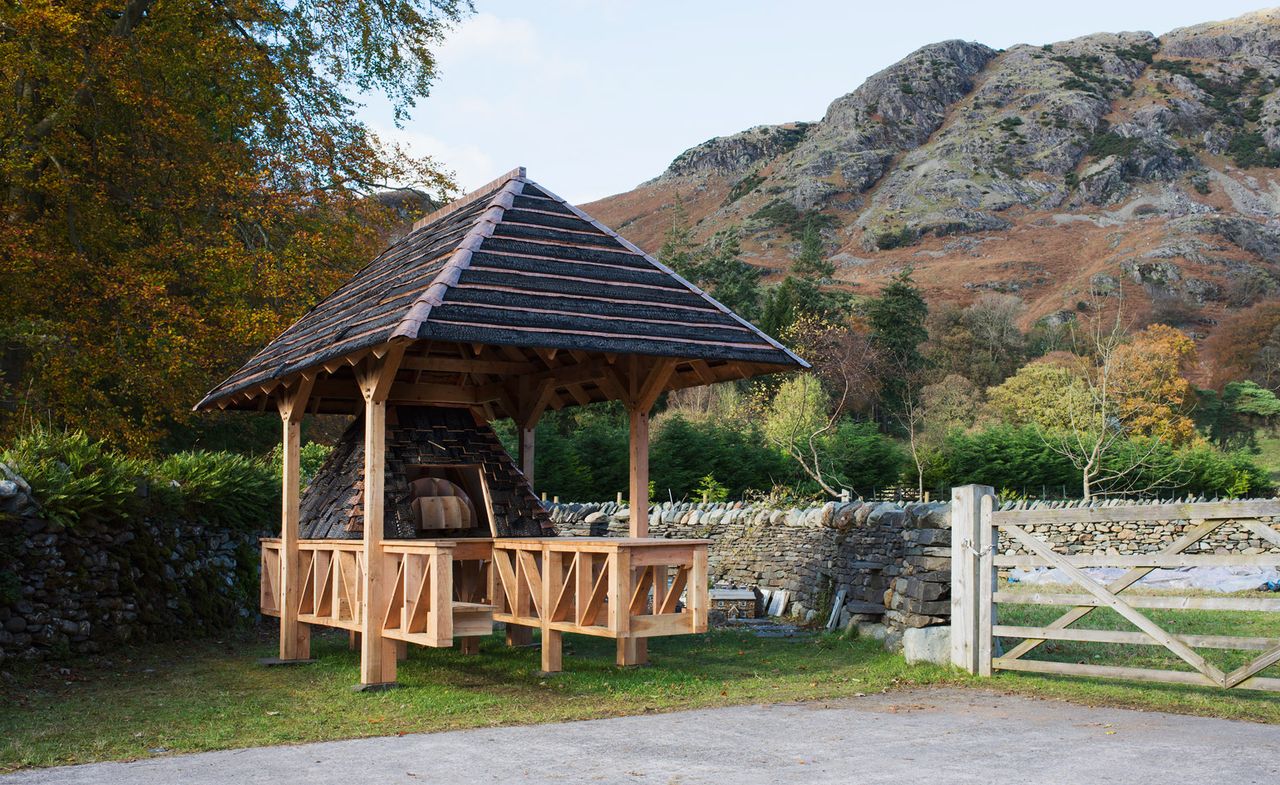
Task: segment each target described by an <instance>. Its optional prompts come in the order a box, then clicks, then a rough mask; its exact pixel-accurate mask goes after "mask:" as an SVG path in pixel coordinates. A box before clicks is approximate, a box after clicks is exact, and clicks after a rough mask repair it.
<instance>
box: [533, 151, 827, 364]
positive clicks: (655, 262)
mask: <svg viewBox="0 0 1280 785" xmlns="http://www.w3.org/2000/svg"><path fill="white" fill-rule="evenodd" d="M522 178H523V179H524V180H525V182H528V183H529V184H530V185H532V186H534V187H535V188H537V189H538V190H539V191H542V192H543V193H544V194H546V195H547V196H548V197H550V198H551V199H554V200H555V201H557V202H559V203H560V204H562V205H564V206H565V207H566V208H568V209H569V210H570V211H571V212H572V213H573V214H574V215H576V216H578V217H579V218H581V219H582V220H584V221H586V222H587V223H589V224H591V225H592V226H594V227H595V228H597V229H599V230H600V231H601V232H604V233H605V234H607V235H608V236H610V237H612V238H613V239H614V240H616V241H618V242H619V243H620V244H621V245H622V246H623V247H624V248H626V249H627V250H629V251H631V252H632V253H636V254H639V255H640V256H641V257H643V258H644V260H645V261H647V262H648V263H649V264H652V265H653V266H654V267H657V268H658V269H659V270H661V271H662V272H664V273H666V274H667V275H670V276H671V277H672V278H675V279H676V280H677V281H679V282H680V283H682V284H684V285H685V286H687V287H688V288H689V290H690V291H692V292H693V293H694V294H697V295H698V296H699V297H701V298H702V299H704V300H706V301H707V302H709V303H711V305H713V306H715V308H716V309H717V310H719V311H720V312H721V313H724V314H726V315H728V316H729V317H731V318H733V319H734V320H735V321H737V322H738V323H739V324H741V325H742V326H743V327H746V328H747V329H748V330H750V331H751V332H753V333H755V334H756V335H758V336H760V337H761V338H763V339H764V340H765V341H766V342H767V343H768V344H769V345H770V346H772V347H773V348H775V349H778V350H779V351H782V352H784V353H785V354H786V355H787V356H788V357H790V358H791V359H793V360H795V361H796V362H798V363H799V364H800V367H801V368H810V367H812V366H810V365H809V363H808V362H806V361H805V360H804V359H803V358H801V357H800V356H798V355H797V354H796V353H795V352H793V351H791V350H790V349H788V348H787V347H785V346H783V345H782V344H780V343H778V342H777V341H776V340H774V339H773V337H772V336H770V335H769V334H768V333H766V332H764V331H763V330H761V329H760V328H759V327H756V326H755V325H754V324H752V323H751V322H749V321H747V320H746V319H743V318H742V317H741V316H739V315H738V314H736V313H734V312H733V310H732V309H730V308H729V307H728V306H726V305H725V304H724V303H722V302H720V301H719V300H717V299H716V298H714V297H712V296H711V295H709V294H707V293H706V292H704V291H703V290H702V289H701V288H699V287H698V286H697V285H696V284H694V283H693V282H691V281H689V280H687V279H686V278H685V277H684V276H682V275H680V273H677V272H676V271H675V270H672V269H671V268H670V267H668V266H666V265H665V264H663V263H662V262H660V261H658V260H657V259H655V258H654V257H652V256H650V255H649V254H647V253H645V252H644V250H643V249H642V248H640V247H639V246H638V245H636V244H635V243H633V242H631V241H630V240H628V239H627V238H625V237H623V236H622V235H620V234H618V233H617V232H615V231H614V230H613V229H610V228H609V227H608V226H605V225H604V224H602V223H600V222H599V221H597V220H596V219H594V218H592V217H591V216H590V215H587V213H586V212H584V211H583V210H582V209H581V208H579V207H578V206H577V205H574V204H570V203H569V202H568V201H566V200H565V199H564V197H562V196H557V195H556V194H554V193H552V192H551V191H550V190H548V189H547V188H545V187H543V186H542V185H541V184H540V183H536V182H534V181H533V180H530V179H528V177H525V176H523V175H522Z"/></svg>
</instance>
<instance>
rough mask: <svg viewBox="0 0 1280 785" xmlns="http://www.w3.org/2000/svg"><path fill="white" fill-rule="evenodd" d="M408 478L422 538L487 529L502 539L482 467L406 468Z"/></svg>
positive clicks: (412, 505)
mask: <svg viewBox="0 0 1280 785" xmlns="http://www.w3.org/2000/svg"><path fill="white" fill-rule="evenodd" d="M405 478H406V479H407V480H408V481H409V499H410V501H409V507H410V509H412V510H413V520H414V522H415V523H416V524H417V525H418V532H419V536H421V537H433V536H446V537H447V536H449V535H450V534H451V533H457V532H458V531H459V530H463V529H485V530H487V531H489V533H490V534H492V535H493V536H494V537H496V536H498V530H497V527H495V526H494V523H493V510H492V508H491V506H490V504H489V486H488V484H486V483H485V479H484V473H483V472H482V471H480V467H479V466H477V465H470V466H457V465H447V464H436V465H428V466H406V467H405Z"/></svg>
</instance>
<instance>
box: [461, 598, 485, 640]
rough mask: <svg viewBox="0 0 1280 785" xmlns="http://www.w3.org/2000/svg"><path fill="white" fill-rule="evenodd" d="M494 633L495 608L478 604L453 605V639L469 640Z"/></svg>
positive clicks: (462, 603)
mask: <svg viewBox="0 0 1280 785" xmlns="http://www.w3.org/2000/svg"><path fill="white" fill-rule="evenodd" d="M492 632H493V606H492V605H484V604H482V603H478V602H454V603H453V637H455V638H469V637H472V636H484V635H488V634H490V633H492Z"/></svg>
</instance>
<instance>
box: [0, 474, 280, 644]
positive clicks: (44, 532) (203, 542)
mask: <svg viewBox="0 0 1280 785" xmlns="http://www.w3.org/2000/svg"><path fill="white" fill-rule="evenodd" d="M263 533H265V532H263ZM260 534H262V533H257V532H254V533H241V532H230V531H227V530H226V529H222V528H214V527H210V526H205V525H202V524H200V523H196V522H190V521H169V520H154V519H150V518H136V519H127V520H125V521H116V522H112V523H111V524H109V525H108V524H103V523H97V522H94V521H92V520H87V519H82V520H81V521H80V522H78V523H77V524H76V525H75V526H74V527H71V528H68V527H65V526H62V525H61V524H56V523H52V522H49V521H47V520H45V519H44V518H43V517H42V516H41V514H40V508H39V506H38V505H37V503H36V502H35V500H34V499H32V497H31V489H30V488H29V487H28V486H27V484H26V483H25V482H24V481H23V480H22V478H21V477H18V476H17V475H15V474H14V473H13V472H11V471H10V470H9V469H8V467H6V466H5V465H4V464H0V665H2V664H3V663H4V661H5V660H6V659H10V658H19V659H44V658H48V657H61V656H67V655H70V654H87V653H92V652H97V651H101V650H105V649H107V648H109V647H111V646H113V645H117V644H120V643H123V642H126V641H138V640H145V639H154V638H168V637H186V636H193V635H199V634H202V633H210V632H213V631H214V630H219V629H225V628H227V627H230V626H232V625H235V624H239V623H242V622H247V621H251V620H253V619H256V618H257V614H258V609H257V592H258V542H257V540H258V537H259V535H260Z"/></svg>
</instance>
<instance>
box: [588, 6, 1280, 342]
mask: <svg viewBox="0 0 1280 785" xmlns="http://www.w3.org/2000/svg"><path fill="white" fill-rule="evenodd" d="M1277 167H1280V9H1275V10H1269V11H1261V12H1258V13H1254V14H1250V15H1248V16H1244V17H1240V18H1238V19H1233V20H1230V21H1226V22H1212V23H1208V24H1203V25H1197V26H1194V27H1188V28H1183V29H1179V30H1174V31H1171V32H1168V33H1165V34H1164V35H1161V36H1159V37H1157V36H1155V35H1152V34H1151V33H1145V32H1140V33H1115V34H1112V33H1103V34H1097V35H1090V36H1086V37H1083V38H1076V39H1073V40H1070V41H1061V42H1057V43H1053V44H1045V45H1043V46H1039V45H1036V46H1032V45H1019V46H1016V47H1013V48H1011V49H1008V50H1005V51H997V50H993V49H991V48H989V47H987V46H983V45H982V44H977V43H969V42H964V41H945V42H942V43H938V44H932V45H930V46H926V47H924V48H922V49H920V50H918V51H916V52H913V53H912V54H910V55H908V56H907V57H906V58H904V59H903V60H901V61H899V62H898V63H895V64H894V65H891V66H889V67H888V68H886V69H885V70H883V71H881V72H880V73H878V74H876V75H874V76H872V77H871V78H870V79H868V80H867V81H866V82H865V83H863V84H862V85H861V86H860V87H858V88H857V89H856V90H854V91H853V92H852V93H849V94H848V95H845V96H843V97H840V98H838V99H836V100H835V101H834V102H833V103H832V104H831V106H830V107H828V109H827V113H826V115H825V116H824V117H823V118H822V119H821V120H819V121H817V122H812V123H806V122H796V123H789V124H786V125H781V126H760V127H757V128H751V129H749V130H746V131H743V132H741V133H738V134H735V135H733V136H729V137H723V138H717V139H712V140H710V141H707V142H704V143H702V144H700V145H698V146H696V147H694V148H692V149H690V150H688V151H686V152H685V153H683V154H681V155H680V156H679V157H678V158H676V160H675V161H673V162H672V163H671V166H670V167H669V168H668V169H667V171H666V172H664V173H663V174H662V175H661V176H659V177H657V178H655V179H653V180H651V181H649V182H647V183H644V184H643V185H641V186H639V187H638V188H636V189H635V190H633V191H629V192H627V193H624V194H618V195H616V196H612V197H609V198H606V199H603V200H601V201H599V202H595V203H593V204H590V205H586V206H585V207H586V209H587V211H588V212H590V213H592V214H593V215H595V216H596V217H598V218H600V219H601V220H603V221H605V222H606V223H608V224H610V225H612V226H614V227H617V228H619V229H620V230H621V231H623V232H624V233H625V234H626V235H627V236H628V237H630V238H632V239H633V240H635V241H636V242H638V243H640V244H641V245H642V246H644V247H645V248H646V249H647V250H650V251H656V250H657V248H658V246H660V245H661V243H662V236H663V234H664V232H666V230H667V229H668V227H669V226H670V225H671V222H672V215H673V206H674V205H675V203H676V201H677V199H679V201H680V203H681V204H682V205H683V208H684V210H685V212H686V213H687V214H688V216H689V218H690V220H691V221H692V222H695V223H696V230H697V232H698V234H699V236H700V237H707V236H710V235H711V234H712V233H713V232H715V231H716V230H718V229H722V228H726V227H729V226H737V227H739V228H740V230H741V232H742V235H743V239H744V243H743V245H744V249H745V251H746V254H747V259H748V261H751V262H752V263H754V264H758V265H761V266H763V267H766V268H768V269H769V270H770V271H771V272H780V271H783V270H785V269H786V267H787V266H788V264H789V263H790V258H791V255H792V253H793V252H794V251H795V248H796V245H797V241H796V239H795V236H794V231H793V230H794V228H795V227H796V226H797V225H798V224H799V223H800V222H802V221H806V220H809V221H816V222H817V225H819V226H822V227H823V234H824V238H825V240H826V242H827V250H828V253H829V255H830V256H831V257H832V258H833V259H834V260H835V261H836V262H837V265H838V272H837V274H836V276H837V279H838V281H837V283H839V284H842V285H847V286H850V287H853V288H854V290H855V291H865V292H870V291H874V289H875V287H876V285H877V282H878V281H880V280H883V279H884V277H886V276H887V275H889V274H891V273H893V272H895V271H897V270H900V269H901V268H903V267H904V266H906V265H911V266H912V267H913V268H914V269H915V271H916V279H917V281H919V282H920V283H921V284H922V285H923V286H924V287H925V288H926V290H927V292H928V294H929V296H930V297H931V298H933V299H935V300H953V301H961V302H963V301H965V300H968V299H971V298H973V297H975V296H977V295H978V294H979V293H981V292H983V291H1000V292H1009V293H1015V294H1017V295H1018V296H1019V297H1021V298H1023V300H1024V301H1025V302H1026V304H1027V312H1026V313H1027V316H1026V318H1027V321H1028V323H1030V322H1031V321H1034V320H1036V319H1041V318H1046V317H1056V318H1069V317H1070V314H1072V313H1073V312H1075V311H1077V309H1079V308H1081V307H1083V306H1081V305H1080V303H1081V301H1083V300H1087V299H1089V298H1090V296H1091V294H1098V295H1104V296H1109V297H1112V298H1115V297H1116V296H1117V295H1123V298H1124V302H1125V309H1126V311H1128V312H1129V313H1131V314H1133V315H1134V316H1135V317H1137V318H1144V317H1155V318H1159V319H1161V320H1164V321H1169V322H1173V323H1176V324H1179V325H1180V326H1182V327H1183V328H1184V329H1186V330H1188V332H1190V333H1192V334H1193V335H1196V336H1197V337H1202V336H1204V335H1206V334H1207V333H1209V332H1210V331H1212V329H1213V326H1214V325H1215V324H1217V322H1218V321H1219V320H1220V319H1221V318H1222V317H1223V316H1224V315H1225V314H1227V313H1229V312H1231V311H1232V310H1234V309H1239V308H1243V307H1247V306H1248V305H1251V304H1253V303H1255V302H1257V301H1259V300H1260V299H1263V298H1267V297H1274V296H1276V295H1277V294H1278V293H1280V168H1277ZM1112 302H1114V299H1113V300H1112Z"/></svg>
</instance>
